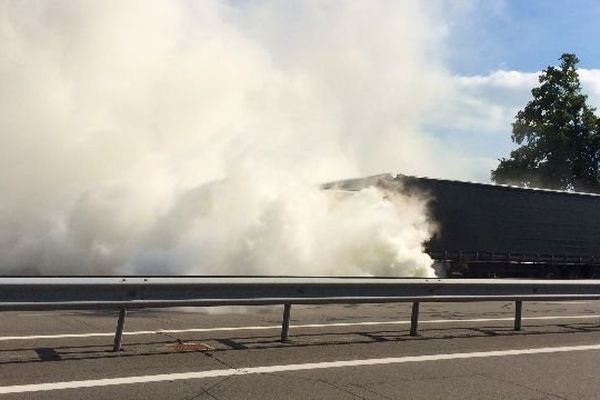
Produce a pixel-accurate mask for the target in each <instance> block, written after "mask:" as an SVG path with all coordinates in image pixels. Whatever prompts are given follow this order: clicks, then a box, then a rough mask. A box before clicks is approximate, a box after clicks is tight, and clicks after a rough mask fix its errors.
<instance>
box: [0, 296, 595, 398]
mask: <svg viewBox="0 0 600 400" xmlns="http://www.w3.org/2000/svg"><path fill="white" fill-rule="evenodd" d="M599 311H600V304H598V303H597V302H574V303H525V304H524V320H523V327H524V331H522V332H515V331H513V330H512V328H513V321H512V317H513V312H514V311H513V304H512V303H470V304H422V305H421V320H422V322H421V324H420V326H419V328H420V331H419V333H420V335H419V336H418V337H411V336H409V326H410V324H409V322H408V321H409V320H410V305H409V304H383V305H352V306H305V307H300V306H295V307H293V308H292V328H291V331H290V334H291V336H290V341H289V342H286V343H281V342H280V341H279V335H280V330H279V325H280V323H281V308H275V307H272V308H245V309H244V308H235V309H231V308H229V309H226V310H223V309H217V310H212V311H211V312H210V313H206V312H198V311H191V310H160V311H156V310H143V311H137V312H131V313H130V314H129V315H128V318H127V321H126V326H125V329H126V335H125V336H124V343H123V346H124V347H123V351H121V352H119V353H113V352H111V347H112V334H113V333H112V332H113V331H114V328H115V324H116V318H117V315H116V313H114V312H28V313H16V312H15V313H8V312H7V313H2V314H0V399H5V398H6V399H75V398H76V399H88V398H89V399H283V398H291V399H357V398H358V399H427V400H433V399H596V398H600V378H598V376H597V375H598V373H597V366H598V365H599V364H600V326H599V319H598V317H597V314H598V312H599ZM427 321H429V322H427Z"/></svg>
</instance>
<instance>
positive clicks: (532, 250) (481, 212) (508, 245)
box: [324, 174, 600, 279]
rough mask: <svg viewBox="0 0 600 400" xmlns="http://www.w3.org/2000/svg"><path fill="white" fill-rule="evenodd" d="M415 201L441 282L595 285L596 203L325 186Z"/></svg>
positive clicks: (599, 219) (405, 187) (380, 179)
mask: <svg viewBox="0 0 600 400" xmlns="http://www.w3.org/2000/svg"><path fill="white" fill-rule="evenodd" d="M369 186H376V187H378V188H380V189H382V190H383V191H385V192H388V193H394V192H396V193H398V192H399V193H401V194H405V195H415V194H417V195H419V196H421V197H422V198H423V199H424V200H425V201H426V202H427V204H428V212H429V217H430V218H431V219H432V220H433V221H435V223H436V224H437V230H436V232H435V234H434V235H433V236H432V237H431V239H430V240H428V241H427V242H426V243H424V244H423V245H424V250H425V252H426V253H427V254H429V256H430V257H431V258H432V259H433V260H434V262H435V265H434V268H435V269H436V273H437V274H438V275H439V276H443V277H462V278H493V277H498V278H501V277H517V278H518V277H533V278H547V279H561V278H568V279H580V278H599V277H600V195H597V194H590V193H576V192H567V191H556V190H545V189H529V188H521V187H515V186H506V185H493V184H483V183H472V182H462V181H453V180H444V179H431V178H422V177H415V176H406V175H395V176H394V175H390V174H384V175H376V176H372V177H367V178H359V179H351V180H345V181H340V182H335V183H330V184H326V185H324V188H325V189H338V190H346V191H355V190H360V189H363V188H365V187H369Z"/></svg>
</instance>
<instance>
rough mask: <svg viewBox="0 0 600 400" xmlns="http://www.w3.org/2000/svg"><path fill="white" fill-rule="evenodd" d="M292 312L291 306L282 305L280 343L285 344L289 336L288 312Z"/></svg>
mask: <svg viewBox="0 0 600 400" xmlns="http://www.w3.org/2000/svg"><path fill="white" fill-rule="evenodd" d="M291 310H292V305H291V304H284V305H283V321H282V322H281V341H282V342H287V340H288V336H289V334H290V312H291Z"/></svg>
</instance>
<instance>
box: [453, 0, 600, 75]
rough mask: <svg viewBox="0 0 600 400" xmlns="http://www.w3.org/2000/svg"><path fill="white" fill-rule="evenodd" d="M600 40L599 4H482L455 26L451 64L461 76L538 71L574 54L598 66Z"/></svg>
mask: <svg viewBox="0 0 600 400" xmlns="http://www.w3.org/2000/svg"><path fill="white" fill-rule="evenodd" d="M599 40H600V2H599V1H595V0H571V1H568V0H552V1H548V0H546V1H543V0H506V1H501V2H493V1H487V2H479V3H478V4H477V5H476V6H475V8H474V9H473V10H472V12H471V14H469V15H468V16H467V17H466V18H465V19H464V21H461V22H460V23H457V24H456V25H455V26H453V27H452V33H451V37H450V44H451V46H450V47H451V48H452V49H453V51H452V52H451V55H450V60H449V61H450V66H451V68H452V70H453V71H454V72H455V73H458V74H466V75H472V74H485V73H488V72H490V71H494V70H497V69H508V70H520V71H530V72H533V71H538V70H540V69H542V68H544V67H545V66H547V65H549V64H553V63H555V61H556V60H557V59H558V57H559V56H560V55H561V54H562V53H564V52H570V53H576V54H577V55H578V56H579V58H580V59H581V67H582V68H597V67H599V66H600V45H599Z"/></svg>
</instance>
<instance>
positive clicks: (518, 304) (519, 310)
mask: <svg viewBox="0 0 600 400" xmlns="http://www.w3.org/2000/svg"><path fill="white" fill-rule="evenodd" d="M522 316H523V301H522V300H517V301H515V331H520V330H522V327H521V317H522Z"/></svg>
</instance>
